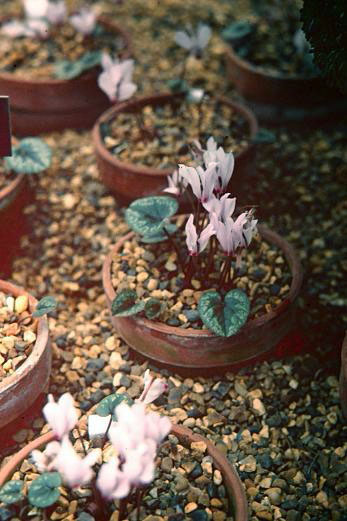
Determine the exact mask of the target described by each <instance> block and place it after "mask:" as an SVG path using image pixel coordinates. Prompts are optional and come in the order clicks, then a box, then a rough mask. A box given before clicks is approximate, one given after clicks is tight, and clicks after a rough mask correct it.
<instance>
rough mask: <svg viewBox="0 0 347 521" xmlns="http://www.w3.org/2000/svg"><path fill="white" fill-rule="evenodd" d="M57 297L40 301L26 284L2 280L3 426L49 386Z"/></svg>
mask: <svg viewBox="0 0 347 521" xmlns="http://www.w3.org/2000/svg"><path fill="white" fill-rule="evenodd" d="M55 305H56V303H55V300H54V299H53V298H52V297H44V298H43V299H41V300H40V302H37V301H36V299H35V298H34V297H32V296H31V295H29V294H28V293H27V292H26V291H25V290H24V289H23V288H20V287H18V286H15V285H13V284H11V283H9V282H5V281H2V280H0V430H1V429H2V428H3V427H5V426H8V425H9V424H10V423H11V422H14V421H15V420H16V418H20V417H21V415H22V414H23V413H24V412H25V411H26V410H27V409H28V408H29V407H30V406H31V405H32V404H33V403H34V401H35V400H36V398H37V397H38V396H39V395H40V394H41V393H43V392H45V390H46V385H47V384H48V379H49V375H50V371H51V346H50V342H49V336H48V325H47V320H46V318H45V317H44V315H45V314H46V313H48V312H49V311H52V310H53V309H55Z"/></svg>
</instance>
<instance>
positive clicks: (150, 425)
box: [146, 412, 171, 445]
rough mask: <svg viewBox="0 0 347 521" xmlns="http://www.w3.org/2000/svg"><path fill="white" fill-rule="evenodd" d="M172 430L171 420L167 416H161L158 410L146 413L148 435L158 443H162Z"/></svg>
mask: <svg viewBox="0 0 347 521" xmlns="http://www.w3.org/2000/svg"><path fill="white" fill-rule="evenodd" d="M170 430H171V421H170V420H169V418H168V417H167V416H161V415H160V414H157V413H156V412H149V413H147V414H146V437H147V438H149V439H151V440H153V441H154V442H155V443H156V444H157V445H159V443H161V442H162V441H163V440H164V438H166V436H167V435H168V434H169V432H170Z"/></svg>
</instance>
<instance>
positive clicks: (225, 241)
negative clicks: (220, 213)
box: [211, 213, 238, 256]
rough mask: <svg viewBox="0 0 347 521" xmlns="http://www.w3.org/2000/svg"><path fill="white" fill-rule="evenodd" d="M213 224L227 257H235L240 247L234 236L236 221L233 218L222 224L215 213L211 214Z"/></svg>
mask: <svg viewBox="0 0 347 521" xmlns="http://www.w3.org/2000/svg"><path fill="white" fill-rule="evenodd" d="M211 222H212V223H213V226H214V229H215V230H216V237H217V239H218V242H219V244H220V245H221V247H222V250H223V252H224V253H225V255H228V256H229V255H233V254H234V253H235V251H236V248H237V246H238V240H237V237H236V236H235V234H233V225H234V221H233V219H232V218H231V217H229V218H228V219H226V220H225V222H221V221H219V220H218V217H217V215H216V214H215V213H212V214H211Z"/></svg>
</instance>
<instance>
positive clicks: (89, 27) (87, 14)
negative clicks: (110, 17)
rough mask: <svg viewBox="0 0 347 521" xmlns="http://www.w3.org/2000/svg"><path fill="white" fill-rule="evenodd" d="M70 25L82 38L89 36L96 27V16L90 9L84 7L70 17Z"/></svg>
mask: <svg viewBox="0 0 347 521" xmlns="http://www.w3.org/2000/svg"><path fill="white" fill-rule="evenodd" d="M70 22H71V25H72V26H73V27H74V28H75V29H76V31H78V32H79V33H82V34H83V35H84V36H88V35H89V34H91V33H92V32H93V31H94V29H95V26H96V14H95V12H94V11H93V10H92V9H88V8H87V7H84V8H83V9H81V10H80V11H79V12H78V13H77V14H74V15H73V16H70Z"/></svg>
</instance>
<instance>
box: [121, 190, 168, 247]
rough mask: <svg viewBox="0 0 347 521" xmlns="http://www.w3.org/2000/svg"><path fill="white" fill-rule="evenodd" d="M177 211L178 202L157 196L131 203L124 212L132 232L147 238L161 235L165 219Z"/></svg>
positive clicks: (165, 222)
mask: <svg viewBox="0 0 347 521" xmlns="http://www.w3.org/2000/svg"><path fill="white" fill-rule="evenodd" d="M177 210H178V202H177V201H176V199H174V198H173V197H168V196H165V195H158V196H153V197H142V198H141V199H136V201H133V202H132V203H131V204H130V206H129V208H127V210H126V212H125V218H126V221H127V223H128V225H129V226H130V228H131V229H132V230H134V232H137V233H139V234H140V235H144V236H147V237H150V236H155V235H162V229H163V227H164V226H165V225H167V224H168V223H167V219H168V218H169V217H171V216H172V215H174V214H175V213H176V212H177Z"/></svg>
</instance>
